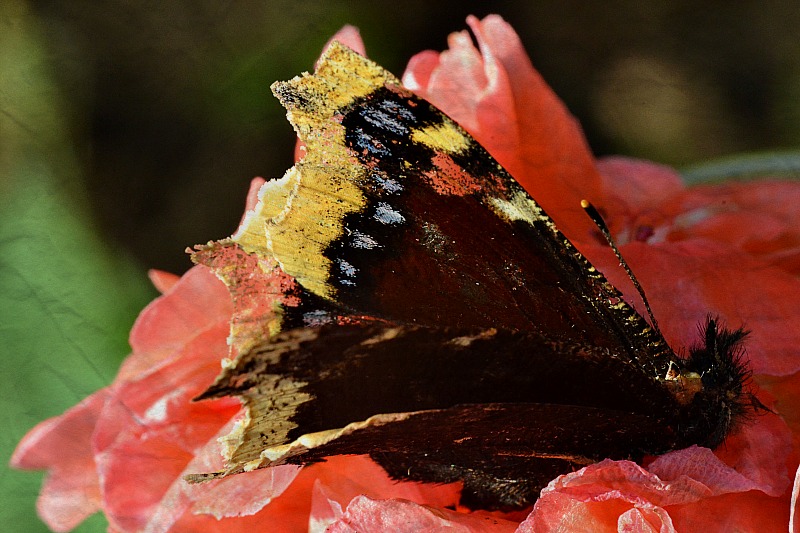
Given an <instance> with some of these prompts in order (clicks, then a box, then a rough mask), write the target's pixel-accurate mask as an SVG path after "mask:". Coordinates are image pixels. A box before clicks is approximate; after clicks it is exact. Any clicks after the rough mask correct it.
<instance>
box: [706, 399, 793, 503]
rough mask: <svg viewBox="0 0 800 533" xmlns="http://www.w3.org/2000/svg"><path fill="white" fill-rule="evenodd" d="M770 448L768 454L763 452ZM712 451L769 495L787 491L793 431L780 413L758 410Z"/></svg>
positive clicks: (777, 494) (755, 486)
mask: <svg viewBox="0 0 800 533" xmlns="http://www.w3.org/2000/svg"><path fill="white" fill-rule="evenodd" d="M764 450H769V451H770V452H769V453H764ZM714 453H715V454H716V456H717V457H719V458H720V460H722V461H723V462H724V463H726V464H729V465H731V467H732V468H734V469H735V470H736V471H737V472H739V473H741V474H742V475H743V476H744V477H746V478H747V479H749V480H751V481H752V483H753V484H754V487H753V488H756V489H758V490H760V491H762V492H764V493H766V494H768V495H770V496H780V495H782V494H785V493H786V490H787V489H788V487H789V485H790V479H789V471H788V469H787V463H788V462H789V460H790V459H789V457H790V454H791V453H792V432H791V430H790V429H789V426H787V424H786V422H785V421H784V419H783V418H781V417H780V416H776V415H774V414H772V413H765V412H759V413H755V414H753V415H752V416H751V419H750V420H748V421H747V423H746V424H744V425H743V426H742V427H741V428H739V430H738V431H736V432H735V433H733V434H732V435H730V436H729V437H728V438H727V439H726V440H725V442H724V444H723V445H722V446H720V447H719V448H717V449H716V450H715V451H714Z"/></svg>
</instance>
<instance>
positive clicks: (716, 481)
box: [647, 446, 786, 503]
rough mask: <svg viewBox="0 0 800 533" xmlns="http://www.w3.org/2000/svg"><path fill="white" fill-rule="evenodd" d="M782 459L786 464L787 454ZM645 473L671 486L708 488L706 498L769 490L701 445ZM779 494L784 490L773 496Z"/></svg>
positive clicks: (656, 463)
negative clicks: (693, 485) (690, 485)
mask: <svg viewBox="0 0 800 533" xmlns="http://www.w3.org/2000/svg"><path fill="white" fill-rule="evenodd" d="M783 458H784V461H785V459H786V454H784V455H783ZM647 470H648V471H650V472H651V473H653V474H655V475H657V476H658V477H659V478H660V479H661V480H663V481H665V482H671V483H672V484H677V483H690V484H697V485H698V486H704V487H706V488H707V489H708V495H709V496H711V495H714V496H716V495H719V494H727V493H730V492H747V491H749V490H761V491H762V492H765V490H764V489H765V488H766V489H769V488H771V487H769V486H765V485H763V484H760V483H758V482H757V481H755V480H752V479H748V478H747V477H746V476H744V475H742V474H741V473H739V472H737V471H736V470H735V469H733V468H731V467H730V466H728V465H726V464H725V463H723V462H722V461H720V460H719V459H718V458H717V456H716V455H714V452H712V451H711V450H709V449H708V448H703V447H700V446H690V447H689V448H685V449H683V450H676V451H674V452H670V453H666V454H664V455H662V456H660V457H658V458H656V459H655V460H654V461H653V462H652V463H651V464H650V465H648V467H647ZM784 490H785V486H784ZM782 493H783V490H782V491H780V492H778V493H777V494H773V496H778V495H780V494H782ZM677 503H682V502H677Z"/></svg>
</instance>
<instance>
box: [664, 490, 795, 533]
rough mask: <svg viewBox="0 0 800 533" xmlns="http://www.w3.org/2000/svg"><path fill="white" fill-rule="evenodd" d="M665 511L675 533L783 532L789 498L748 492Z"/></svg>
mask: <svg viewBox="0 0 800 533" xmlns="http://www.w3.org/2000/svg"><path fill="white" fill-rule="evenodd" d="M668 510H669V514H670V517H671V518H672V521H673V523H674V524H675V529H676V530H677V531H786V526H787V524H788V522H789V497H788V495H787V497H785V498H772V497H769V496H767V495H766V494H764V493H763V492H760V491H752V490H751V491H749V492H740V493H733V494H723V495H721V496H716V497H713V498H706V499H704V500H702V501H699V502H697V503H693V504H689V505H678V506H674V507H669V508H668Z"/></svg>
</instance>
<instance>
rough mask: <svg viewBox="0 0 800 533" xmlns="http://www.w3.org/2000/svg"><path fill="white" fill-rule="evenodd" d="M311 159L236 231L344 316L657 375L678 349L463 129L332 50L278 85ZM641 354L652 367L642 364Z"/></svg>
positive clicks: (347, 53) (363, 62)
mask: <svg viewBox="0 0 800 533" xmlns="http://www.w3.org/2000/svg"><path fill="white" fill-rule="evenodd" d="M273 90H274V91H275V94H276V95H277V96H278V98H279V99H280V100H281V102H282V103H283V104H284V105H285V106H286V107H287V109H288V116H289V119H290V121H291V122H292V123H293V124H294V126H295V129H296V130H297V132H298V135H299V136H300V138H301V139H302V140H303V141H304V142H305V144H306V147H307V154H306V156H305V158H304V159H303V160H302V161H300V162H299V163H298V164H297V165H296V166H295V167H293V168H292V169H291V170H290V171H289V172H288V173H287V174H286V176H284V178H282V179H281V180H277V181H274V182H271V183H268V184H267V185H266V187H265V189H264V190H263V192H262V202H261V204H260V205H259V207H258V210H257V211H256V212H255V213H253V214H251V215H250V217H249V219H248V221H247V223H246V224H245V225H244V226H243V228H242V229H241V230H240V231H239V233H237V235H235V236H234V240H235V241H236V242H238V243H239V244H240V245H241V246H242V247H243V248H244V249H245V250H246V251H248V252H251V253H257V254H262V255H265V256H273V257H275V258H276V259H277V260H278V262H279V263H280V265H281V267H282V268H283V270H284V271H285V272H287V273H288V274H290V275H292V276H294V277H295V278H296V279H297V280H298V281H299V283H300V284H301V285H303V287H305V288H306V289H307V290H308V291H310V292H311V293H314V294H316V295H317V296H320V297H322V298H324V299H326V300H328V301H329V302H332V303H333V304H334V305H336V306H339V307H340V308H342V309H346V310H350V311H352V312H356V313H359V314H371V315H375V316H378V317H383V318H386V319H389V320H393V321H397V322H401V323H418V324H425V325H436V326H457V327H470V326H473V327H486V326H496V327H503V328H508V329H519V330H527V331H539V332H546V333H547V334H548V335H551V336H554V337H555V336H560V337H563V338H565V339H574V340H581V341H584V342H586V343H591V344H592V345H596V346H605V347H608V348H612V349H615V350H617V351H619V352H621V353H620V356H621V357H625V358H627V359H629V360H631V361H634V360H639V359H641V360H642V361H644V363H643V364H644V366H645V367H649V368H648V370H649V371H651V372H652V373H653V374H654V375H663V373H664V372H665V371H666V369H667V368H668V366H669V361H670V360H671V359H672V357H673V354H672V351H671V350H670V349H669V347H668V346H667V344H666V342H664V340H663V339H662V338H661V337H660V335H658V334H657V333H655V332H654V331H653V330H652V329H650V327H649V326H648V325H647V323H646V322H645V321H644V319H642V318H641V317H640V316H639V315H638V314H637V313H636V312H635V311H634V310H633V309H632V308H631V307H630V306H629V305H627V304H626V303H625V302H624V301H623V300H622V296H621V294H620V293H619V291H617V290H616V289H615V288H614V287H613V286H612V285H611V284H610V283H608V282H607V281H606V280H605V278H604V277H603V276H602V274H600V273H599V272H598V271H597V270H595V269H594V268H593V267H592V266H591V264H589V262H588V261H587V260H586V259H585V258H584V257H583V256H582V255H581V254H580V252H578V250H576V249H575V247H574V246H573V245H572V244H571V243H570V242H569V241H568V240H567V239H566V238H565V237H564V235H562V234H561V233H560V232H559V231H558V229H557V228H556V227H555V225H554V223H553V221H552V220H551V219H550V218H549V217H548V216H547V215H546V214H545V213H544V211H543V210H542V209H541V208H540V207H539V206H538V205H537V204H536V202H535V201H534V200H533V199H532V198H531V197H530V196H529V195H528V194H527V193H526V192H525V191H524V190H523V189H522V188H521V187H520V186H519V185H518V184H517V183H516V182H515V181H514V179H513V178H512V177H511V176H510V175H508V173H507V172H506V171H505V170H503V168H502V167H501V166H500V165H499V164H498V163H497V162H496V161H494V159H493V158H492V157H491V156H490V155H489V154H488V153H487V152H486V151H485V150H484V149H483V148H482V147H481V146H480V145H479V144H478V143H477V142H476V141H475V140H474V139H472V138H471V137H470V136H469V135H468V134H467V133H466V132H465V131H464V130H463V129H462V128H460V127H459V126H458V125H457V124H455V123H454V122H453V121H452V120H451V119H449V118H448V117H446V116H445V115H444V114H442V113H441V112H440V111H439V110H437V109H436V108H434V107H433V106H432V105H431V104H429V103H428V102H426V101H424V100H422V99H420V98H418V97H416V96H414V95H413V94H412V93H410V92H409V91H408V90H406V89H404V88H403V87H402V86H401V85H400V83H399V81H398V80H397V79H396V78H394V77H393V76H392V75H391V74H389V73H388V72H386V71H385V70H383V69H382V68H381V67H379V66H378V65H376V64H375V63H373V62H371V61H369V60H367V59H365V58H363V57H361V56H359V55H358V54H356V53H355V52H353V51H351V50H349V49H347V48H345V47H343V46H341V45H337V44H334V45H333V46H331V47H330V49H329V50H328V52H327V53H326V55H325V56H324V57H323V58H322V59H321V61H320V62H319V64H318V67H317V71H316V73H315V74H313V75H309V74H307V75H304V76H302V77H298V78H295V79H293V80H291V81H289V82H286V83H278V84H275V86H274V87H273ZM643 354H646V357H642V355H643Z"/></svg>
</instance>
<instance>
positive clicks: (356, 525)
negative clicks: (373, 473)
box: [327, 496, 517, 533]
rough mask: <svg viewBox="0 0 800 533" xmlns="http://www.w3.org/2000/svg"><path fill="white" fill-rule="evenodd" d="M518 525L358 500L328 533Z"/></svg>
mask: <svg viewBox="0 0 800 533" xmlns="http://www.w3.org/2000/svg"><path fill="white" fill-rule="evenodd" d="M516 528H517V524H516V523H515V522H510V521H507V520H503V519H499V518H494V517H491V516H488V515H484V514H475V515H472V514H464V513H458V512H455V511H450V510H447V509H435V508H432V507H428V506H425V505H419V504H416V503H413V502H410V501H407V500H373V499H370V498H368V497H366V496H358V497H356V498H355V499H353V501H352V502H350V505H348V506H347V510H346V511H345V513H344V515H343V516H342V517H341V518H339V519H338V520H337V521H336V522H334V523H333V524H331V525H330V526H329V527H328V530H327V531H328V532H329V533H356V532H359V533H373V532H374V533H378V532H382V531H426V532H431V533H434V532H442V533H444V532H447V533H450V532H453V533H456V532H458V533H462V532H463V533H466V532H470V531H476V532H477V531H480V532H484V533H511V532H513V531H515V530H516Z"/></svg>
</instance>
